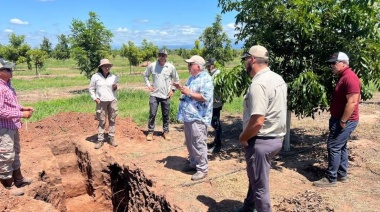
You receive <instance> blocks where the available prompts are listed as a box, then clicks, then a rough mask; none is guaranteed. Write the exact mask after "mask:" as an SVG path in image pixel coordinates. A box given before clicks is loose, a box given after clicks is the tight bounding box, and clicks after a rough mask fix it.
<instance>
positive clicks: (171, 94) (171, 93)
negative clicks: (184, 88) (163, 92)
mask: <svg viewBox="0 0 380 212" xmlns="http://www.w3.org/2000/svg"><path fill="white" fill-rule="evenodd" d="M173 94H174V92H173V91H172V90H170V92H169V94H168V97H169V98H171V97H172V96H173Z"/></svg>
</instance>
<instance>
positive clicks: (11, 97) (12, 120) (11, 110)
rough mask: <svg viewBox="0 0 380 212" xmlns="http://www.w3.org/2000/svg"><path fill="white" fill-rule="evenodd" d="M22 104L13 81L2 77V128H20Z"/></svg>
mask: <svg viewBox="0 0 380 212" xmlns="http://www.w3.org/2000/svg"><path fill="white" fill-rule="evenodd" d="M21 109H22V106H21V105H19V103H18V101H17V96H16V91H15V90H14V89H13V87H12V85H11V82H10V81H9V82H8V83H7V82H5V81H4V80H2V79H0V128H6V129H12V130H15V129H20V128H21V117H22V111H21Z"/></svg>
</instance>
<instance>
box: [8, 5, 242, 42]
mask: <svg viewBox="0 0 380 212" xmlns="http://www.w3.org/2000/svg"><path fill="white" fill-rule="evenodd" d="M0 3H1V8H2V10H1V16H0V44H2V45H7V44H9V37H8V36H9V35H10V34H11V33H15V34H16V35H18V36H19V35H24V36H25V42H26V43H28V44H29V45H30V46H31V47H32V48H35V47H39V45H40V44H41V43H42V40H43V38H44V37H46V38H48V39H49V41H50V42H51V43H52V46H53V48H54V47H55V45H56V44H57V42H58V41H57V36H58V35H61V34H65V35H69V34H71V30H70V26H71V23H72V21H73V20H75V19H76V20H80V21H82V22H86V21H87V20H88V19H89V12H90V11H91V12H95V13H96V14H97V16H98V18H99V20H100V21H101V22H102V23H103V25H104V26H105V28H106V29H108V30H110V31H111V32H112V33H113V35H114V37H113V38H112V47H113V48H120V47H121V46H122V44H123V43H125V44H127V42H128V41H132V42H134V44H135V45H137V46H139V45H140V44H141V42H142V40H143V39H147V40H148V41H150V42H153V43H154V44H155V45H157V46H158V47H159V48H160V47H162V46H166V47H168V48H179V47H184V48H192V47H193V46H194V41H195V40H196V39H198V38H199V36H200V35H201V34H202V32H203V31H204V29H205V28H207V27H211V26H212V23H213V22H215V18H216V15H217V14H221V8H220V7H218V0H190V1H183V0H161V1H160V0H158V1H157V0H108V1H107V0H102V1H101V0H77V1H74V0H0ZM4 8H7V9H4ZM236 14H237V13H236V12H229V13H225V14H221V15H222V26H223V30H224V32H226V33H227V35H228V36H229V38H230V39H231V40H232V44H233V45H234V43H235V39H234V34H235V33H236V32H235V30H234V29H235V27H234V23H235V16H236ZM234 47H235V48H241V45H240V44H238V45H234Z"/></svg>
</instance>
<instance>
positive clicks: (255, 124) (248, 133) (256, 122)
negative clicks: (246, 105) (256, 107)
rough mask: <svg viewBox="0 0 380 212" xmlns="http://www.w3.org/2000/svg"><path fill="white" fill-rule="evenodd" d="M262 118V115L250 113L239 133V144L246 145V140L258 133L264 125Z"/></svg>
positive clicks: (263, 118)
mask: <svg viewBox="0 0 380 212" xmlns="http://www.w3.org/2000/svg"><path fill="white" fill-rule="evenodd" d="M264 120H265V117H264V116H263V115H256V114H254V115H251V117H250V119H249V122H248V124H247V126H246V127H245V129H244V130H243V132H241V133H240V136H239V141H240V143H241V145H243V146H248V140H249V139H250V138H252V137H253V136H256V135H257V134H258V133H259V131H260V129H261V128H262V127H263V125H264Z"/></svg>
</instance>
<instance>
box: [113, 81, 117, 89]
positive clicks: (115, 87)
mask: <svg viewBox="0 0 380 212" xmlns="http://www.w3.org/2000/svg"><path fill="white" fill-rule="evenodd" d="M112 89H113V90H114V91H115V90H116V89H117V83H116V84H113V85H112Z"/></svg>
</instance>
